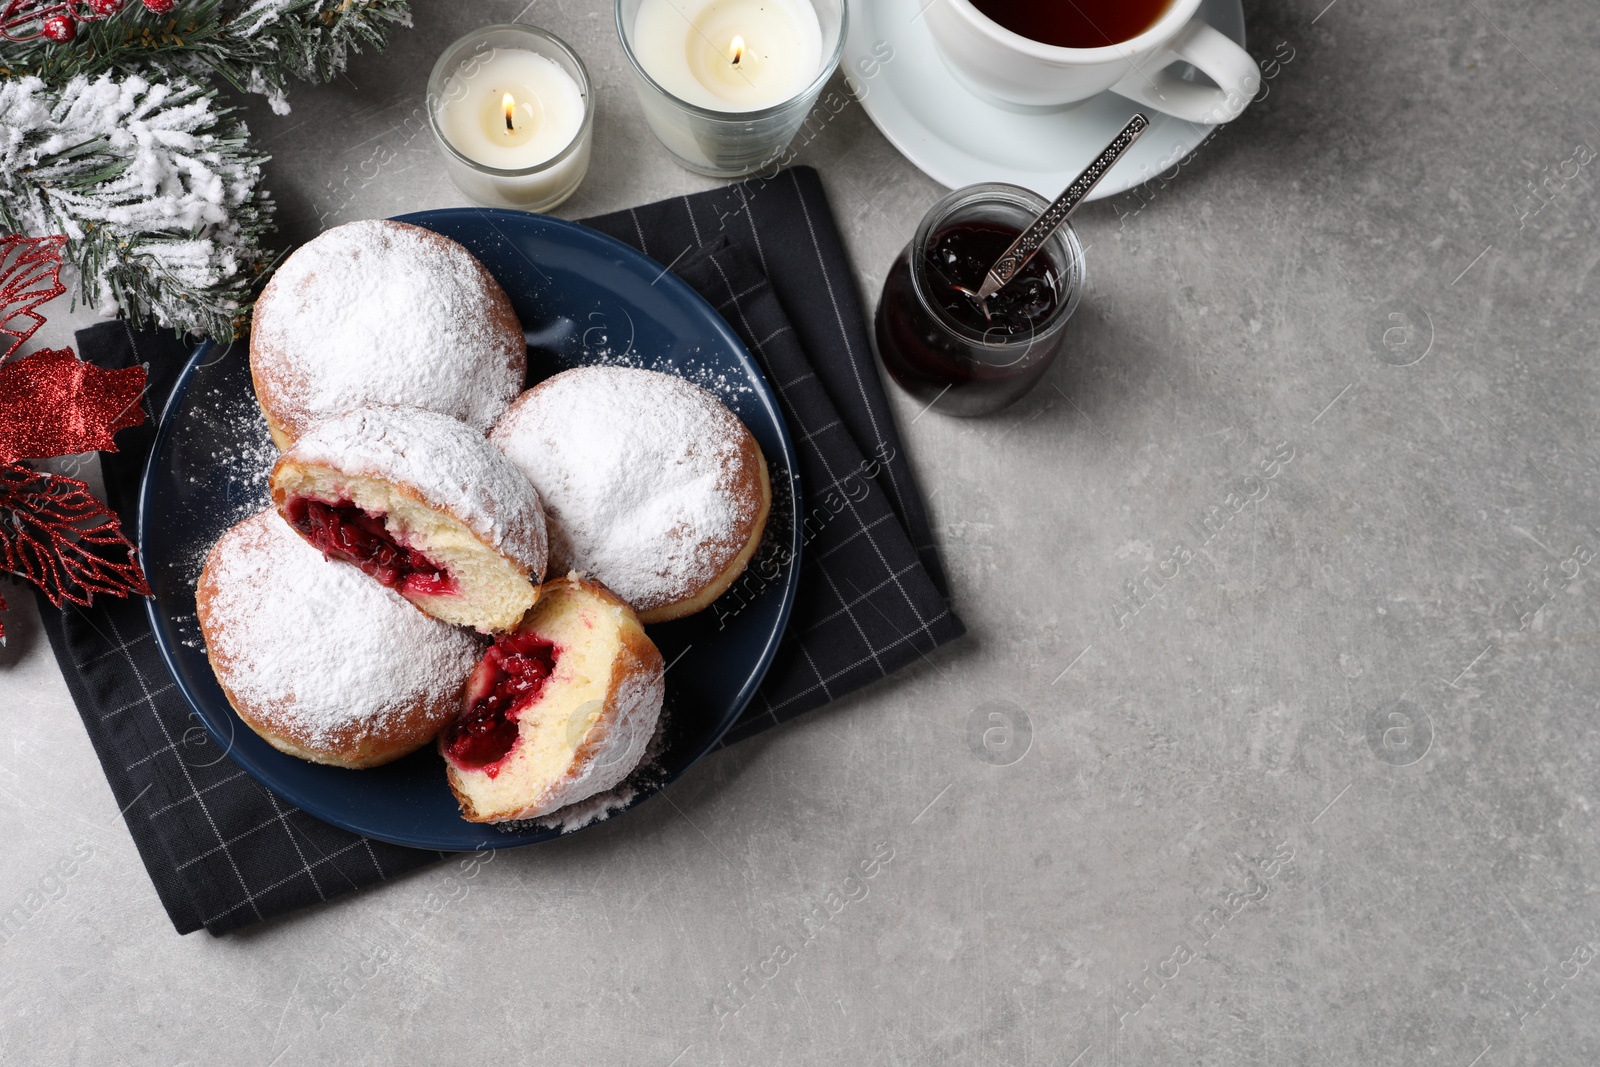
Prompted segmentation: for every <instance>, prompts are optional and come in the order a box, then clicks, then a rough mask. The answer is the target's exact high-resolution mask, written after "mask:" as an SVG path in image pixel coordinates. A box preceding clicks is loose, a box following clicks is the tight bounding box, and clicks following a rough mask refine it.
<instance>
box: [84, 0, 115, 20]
mask: <svg viewBox="0 0 1600 1067" xmlns="http://www.w3.org/2000/svg"><path fill="white" fill-rule="evenodd" d="M89 10H90V11H93V12H94V13H95V14H96V15H99V16H100V17H101V18H110V17H111V16H112V15H115V14H116V13H117V12H118V11H121V10H122V0H89Z"/></svg>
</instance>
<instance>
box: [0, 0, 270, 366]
mask: <svg viewBox="0 0 1600 1067" xmlns="http://www.w3.org/2000/svg"><path fill="white" fill-rule="evenodd" d="M260 2H261V3H267V2H269V0H260ZM280 2H281V3H284V4H290V5H292V4H293V2H294V0H280ZM253 6H256V5H253ZM265 158H266V157H264V156H262V155H260V154H258V153H256V152H254V151H252V150H251V148H250V146H249V131H248V130H246V129H245V127H244V125H243V124H242V123H239V122H237V121H234V120H233V119H232V117H231V112H230V110H229V109H227V108H221V107H218V106H217V105H216V103H215V101H214V99H213V94H212V93H211V92H210V91H209V90H207V89H205V88H203V87H202V86H201V85H199V84H196V83H195V82H194V81H191V80H189V79H188V78H181V77H180V78H178V79H175V80H172V81H170V82H166V83H161V84H152V83H151V82H149V81H147V80H146V79H145V78H143V77H141V76H139V75H128V76H122V77H119V76H116V75H114V74H110V73H103V74H100V75H99V76H97V77H93V78H91V77H88V76H79V77H75V78H72V79H71V80H70V81H68V82H67V83H66V84H65V85H64V86H62V87H60V88H59V89H57V88H53V87H51V86H48V85H46V84H45V82H44V81H43V80H41V79H40V78H37V77H33V76H27V77H22V78H14V79H11V80H8V81H4V82H0V228H4V229H5V230H8V231H10V232H13V233H27V234H50V233H63V234H66V235H67V237H68V238H69V241H68V245H67V247H68V249H69V256H70V259H71V262H72V264H73V266H74V267H76V268H77V270H78V273H79V275H80V282H81V285H82V299H83V300H84V302H85V303H88V304H91V305H94V306H101V307H105V306H106V305H109V304H114V305H116V306H117V307H119V308H120V309H121V310H122V312H123V313H124V314H125V315H127V316H128V317H129V318H131V319H133V320H134V321H135V322H136V323H138V324H143V323H147V322H151V321H154V322H155V323H158V324H160V325H162V326H168V327H173V328H176V329H179V330H193V331H200V332H205V333H209V334H211V335H212V336H213V337H216V338H219V339H228V338H231V337H232V336H234V334H235V332H236V330H237V329H238V328H239V327H241V326H242V325H243V318H244V315H245V314H246V312H247V310H248V308H249V305H250V301H251V290H252V286H253V284H254V282H255V281H256V279H257V278H258V277H259V276H260V275H261V274H262V273H263V272H264V271H265V269H266V268H267V266H268V265H269V262H270V261H269V257H268V256H267V254H266V253H265V252H264V251H263V249H262V247H261V238H262V235H263V233H264V232H265V230H266V229H267V227H268V225H269V223H270V218H271V214H272V202H271V200H270V199H269V198H268V196H267V194H266V192H265V191H264V190H262V189H261V188H260V186H259V182H260V177H261V164H262V162H264V160H265Z"/></svg>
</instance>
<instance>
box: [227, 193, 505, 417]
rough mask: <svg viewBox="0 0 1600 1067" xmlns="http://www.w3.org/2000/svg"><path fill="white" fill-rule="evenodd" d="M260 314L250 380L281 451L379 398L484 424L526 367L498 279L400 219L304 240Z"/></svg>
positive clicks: (456, 248)
mask: <svg viewBox="0 0 1600 1067" xmlns="http://www.w3.org/2000/svg"><path fill="white" fill-rule="evenodd" d="M253 315H254V319H253V324H252V326H251V330H250V376H251V378H252V379H253V380H254V381H255V387H256V400H257V401H258V402H259V403H260V404H261V410H262V411H263V412H264V413H265V414H266V416H267V425H268V427H269V429H271V431H272V440H273V442H274V443H276V444H277V446H278V448H279V449H287V448H288V447H289V446H290V445H292V444H293V443H294V442H295V440H296V439H297V438H298V437H299V436H300V435H301V434H303V433H306V432H307V431H309V430H311V429H312V428H313V427H314V426H315V425H316V424H317V423H319V422H321V421H323V420H324V419H328V418H333V417H335V416H338V415H343V414H346V413H347V412H351V411H354V410H356V409H357V408H362V407H367V406H368V405H371V404H387V405H394V406H407V407H419V408H427V409H429V410H430V411H438V412H442V413H443V414H446V415H452V416H454V417H455V418H458V419H460V420H461V421H463V422H465V423H467V424H468V425H469V426H471V427H473V428H474V429H476V430H487V429H488V428H489V425H490V424H491V423H492V422H494V420H495V419H496V418H497V417H498V416H499V415H500V413H501V412H503V411H505V409H506V405H507V404H509V403H511V399H512V397H514V396H516V395H517V391H518V390H519V389H521V388H522V382H523V377H524V375H525V374H526V373H527V362H528V350H527V345H526V342H525V341H524V340H523V336H522V326H521V324H520V323H519V322H518V321H517V315H516V312H515V311H514V310H512V307H511V301H510V300H508V299H507V298H506V294H505V292H504V291H503V290H501V288H500V286H499V284H498V283H497V282H496V281H495V280H494V278H493V277H492V276H491V275H490V274H489V272H488V271H487V270H485V269H484V268H483V265H482V264H481V263H479V262H478V261H477V260H476V259H474V258H473V257H472V254H471V253H470V252H468V251H467V250H466V249H465V248H462V247H461V246H460V245H458V244H456V243H455V242H454V241H452V240H450V239H449V238H447V237H441V236H440V235H439V234H436V233H434V232H433V231H431V230H425V229H423V228H422V227H420V226H411V225H408V224H407V223H403V222H392V221H390V220H387V219H372V220H368V221H365V222H351V223H347V224H346V225H344V226H337V227H335V228H333V229H331V230H328V231H327V232H326V233H324V234H322V235H321V236H320V237H317V238H316V239H315V240H312V241H310V242H308V243H307V244H305V245H303V246H301V247H300V249H299V250H297V251H296V252H295V253H294V254H293V255H291V256H290V257H289V258H288V259H286V260H285V261H284V262H283V265H282V266H280V267H279V268H278V270H277V273H276V274H274V275H273V277H272V280H271V281H270V282H268V283H267V287H266V289H265V290H263V291H262V294H261V299H259V300H257V301H256V305H255V311H254V313H253Z"/></svg>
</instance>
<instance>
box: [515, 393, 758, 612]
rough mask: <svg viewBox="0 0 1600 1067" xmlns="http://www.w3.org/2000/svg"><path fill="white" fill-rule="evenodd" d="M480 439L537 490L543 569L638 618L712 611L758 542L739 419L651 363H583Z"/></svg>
mask: <svg viewBox="0 0 1600 1067" xmlns="http://www.w3.org/2000/svg"><path fill="white" fill-rule="evenodd" d="M489 439H490V440H491V441H492V442H494V444H496V445H498V446H499V447H500V449H501V450H502V451H503V452H505V454H506V455H507V456H509V457H511V461H512V462H513V463H515V464H516V465H517V467H518V468H519V469H520V470H521V471H522V473H523V474H525V475H527V477H528V480H529V481H530V482H532V483H533V485H534V487H535V488H536V489H538V491H539V496H540V498H541V499H542V500H543V502H544V505H545V512H546V519H547V521H548V522H549V526H550V555H551V564H552V569H554V570H556V571H562V570H579V571H585V572H587V573H589V574H590V575H592V576H593V577H595V578H596V579H598V580H599V581H600V582H602V583H604V584H605V585H606V586H607V587H609V588H610V589H611V590H612V591H613V592H615V593H616V594H617V595H618V596H620V597H621V598H622V599H623V600H625V601H627V602H628V604H629V605H631V606H632V607H633V609H634V610H635V611H637V612H638V613H639V617H640V618H641V619H642V620H644V621H645V622H647V623H654V622H663V621H665V620H667V619H676V618H680V617H682V616H684V615H689V614H692V613H694V612H696V611H700V610H701V609H703V608H705V607H706V606H708V605H709V604H710V603H711V602H712V601H713V600H715V599H716V598H717V597H718V596H720V595H721V594H722V593H723V591H724V590H726V589H727V588H728V586H730V585H732V584H733V582H734V580H735V579H736V578H738V577H739V575H740V573H741V572H742V571H743V570H744V568H745V566H746V564H748V563H749V562H750V557H751V556H753V555H754V554H755V551H756V548H757V547H758V546H759V545H760V543H761V532H762V530H763V529H765V527H766V522H767V513H768V512H769V511H770V510H771V507H772V488H771V485H770V484H769V482H768V479H767V464H766V460H765V459H764V458H763V456H762V455H761V448H760V446H759V445H757V444H756V440H755V438H754V437H752V436H750V431H749V430H747V429H746V428H745V426H744V423H742V422H740V421H739V419H738V418H737V417H736V416H735V415H734V414H733V413H732V412H731V411H729V410H728V409H727V408H725V407H723V406H722V404H721V403H719V402H718V401H717V399H716V398H715V397H714V396H712V395H711V394H710V393H708V392H706V391H705V390H704V389H701V388H700V387H698V386H696V385H692V384H690V383H689V382H686V381H684V380H683V379H682V378H679V377H676V376H674V375H671V374H662V373H660V372H659V371H648V370H638V369H632V368H624V367H578V368H576V369H573V370H568V371H563V372H561V373H560V374H557V375H555V376H554V377H552V378H548V379H546V380H545V381H543V382H540V383H539V384H538V385H536V386H534V387H533V388H532V389H529V390H528V391H527V392H525V393H523V394H522V395H521V396H520V397H518V398H517V400H516V402H515V403H513V404H512V405H511V408H510V410H508V411H507V412H506V413H505V414H504V415H503V416H501V418H500V420H499V421H498V422H497V423H495V427H494V429H493V430H492V431H491V432H490V435H489Z"/></svg>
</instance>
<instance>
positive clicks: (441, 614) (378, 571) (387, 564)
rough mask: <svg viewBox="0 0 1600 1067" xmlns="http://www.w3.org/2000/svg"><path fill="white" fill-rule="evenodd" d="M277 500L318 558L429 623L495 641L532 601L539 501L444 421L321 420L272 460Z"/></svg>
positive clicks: (467, 431)
mask: <svg viewBox="0 0 1600 1067" xmlns="http://www.w3.org/2000/svg"><path fill="white" fill-rule="evenodd" d="M272 502H273V503H274V504H275V505H276V506H277V508H278V511H279V513H280V514H282V515H283V517H284V519H285V520H286V521H287V522H288V523H289V525H290V526H291V527H293V528H294V529H295V530H296V531H297V532H299V534H300V536H302V537H304V538H305V539H306V540H307V541H309V542H310V543H311V544H312V545H313V546H315V547H316V548H318V549H320V550H321V551H322V553H323V555H325V556H327V557H328V558H330V559H338V560H344V561H345V562H347V563H351V564H354V565H355V566H357V567H359V568H360V569H361V570H363V571H365V572H366V573H367V574H369V575H371V576H372V577H373V578H375V579H377V580H378V581H379V582H381V583H383V584H384V585H386V586H388V587H389V588H391V589H393V590H395V591H396V592H398V593H399V594H400V595H401V596H403V597H405V598H406V599H407V600H409V601H411V603H413V604H415V605H416V606H417V607H419V608H421V609H422V610H423V611H425V612H427V613H428V614H429V615H432V616H433V617H434V618H436V619H441V620H443V621H445V622H453V623H456V624H458V625H461V626H471V627H475V628H476V629H479V630H482V631H484V632H485V633H496V632H499V631H501V630H508V629H510V628H511V627H512V626H515V625H516V623H517V620H518V619H520V618H521V617H522V615H523V613H524V612H526V611H527V610H528V608H529V607H530V606H531V605H532V604H533V602H534V601H535V600H536V599H537V598H538V590H537V588H536V587H537V585H538V583H539V582H540V581H542V580H543V578H544V571H545V560H546V541H545V525H544V510H543V508H542V507H541V506H540V503H539V495H538V493H537V492H535V491H534V489H533V488H532V487H531V486H530V485H529V484H528V480H527V479H526V478H524V477H523V476H522V475H521V474H520V473H519V472H518V471H517V469H516V468H515V467H513V466H512V465H511V463H510V461H509V460H507V459H506V457H505V456H504V455H502V454H501V453H500V452H499V450H497V449H496V448H494V446H492V445H490V444H489V442H488V440H487V439H485V438H484V436H483V434H481V433H479V432H478V431H477V430H474V429H473V428H472V427H470V426H468V425H466V424H465V423H462V422H458V421H457V420H455V419H453V418H450V417H449V416H448V415H440V414H438V413H436V412H432V411H423V410H420V409H418V408H382V407H372V408H363V409H362V410H360V411H355V412H352V413H350V414H348V415H344V416H341V417H340V418H337V419H332V420H329V421H328V422H324V423H322V424H321V425H319V426H318V427H317V428H316V429H315V430H312V431H311V432H310V433H308V434H306V435H305V436H303V437H301V438H300V440H299V441H297V442H296V443H295V445H294V447H293V448H291V449H290V450H289V451H287V452H285V453H284V454H283V455H282V456H281V457H279V459H278V462H277V464H276V465H274V467H273V468H272Z"/></svg>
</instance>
